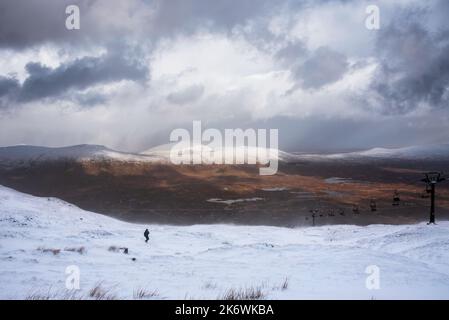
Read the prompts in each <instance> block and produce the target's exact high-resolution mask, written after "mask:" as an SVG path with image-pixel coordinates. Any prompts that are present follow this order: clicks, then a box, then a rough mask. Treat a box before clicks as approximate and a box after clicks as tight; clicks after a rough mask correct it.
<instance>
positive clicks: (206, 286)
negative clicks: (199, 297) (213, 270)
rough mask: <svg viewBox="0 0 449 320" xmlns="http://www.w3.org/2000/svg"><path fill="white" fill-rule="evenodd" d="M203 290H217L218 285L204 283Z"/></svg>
mask: <svg viewBox="0 0 449 320" xmlns="http://www.w3.org/2000/svg"><path fill="white" fill-rule="evenodd" d="M202 288H203V289H207V290H213V289H217V284H216V283H213V282H210V281H208V282H206V283H204V285H203V286H202Z"/></svg>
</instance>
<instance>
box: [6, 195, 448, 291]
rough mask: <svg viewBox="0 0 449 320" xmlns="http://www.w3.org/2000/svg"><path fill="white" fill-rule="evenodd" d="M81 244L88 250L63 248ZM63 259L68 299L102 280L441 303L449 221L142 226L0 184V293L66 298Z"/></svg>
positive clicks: (126, 286) (124, 287) (115, 286)
mask: <svg viewBox="0 0 449 320" xmlns="http://www.w3.org/2000/svg"><path fill="white" fill-rule="evenodd" d="M146 227H148V228H149V229H150V231H151V235H150V238H151V240H150V242H149V243H148V244H147V243H145V242H144V239H143V231H144V230H145V228H146ZM111 246H115V247H127V248H129V254H128V255H126V254H124V253H122V252H113V251H110V250H109V248H110V247H111ZM79 247H84V248H85V250H86V252H84V253H82V254H80V253H78V252H72V251H66V250H65V249H70V248H79ZM45 249H60V250H61V251H60V252H59V253H57V251H56V252H55V253H57V254H53V253H52V252H50V251H48V252H45V251H47V250H45ZM132 258H135V261H133V259H132ZM69 265H76V266H78V267H79V269H80V291H78V292H76V295H75V296H77V297H87V298H89V291H90V290H91V289H92V288H93V287H95V285H96V284H98V283H101V286H102V287H103V288H104V289H106V290H109V292H108V294H109V295H113V296H115V297H116V298H119V299H132V298H134V297H136V296H135V294H134V293H135V292H136V291H138V290H139V289H145V290H147V291H148V292H156V295H155V296H153V297H152V298H153V299H184V298H189V299H190V298H195V299H216V298H219V297H222V296H223V294H225V293H226V291H227V290H229V289H232V288H234V289H239V288H250V287H253V288H255V289H260V290H261V292H263V294H265V298H266V299H310V298H325V299H328V298H330V299H346V298H355V299H384V298H386V299H405V298H443V299H447V298H449V223H448V222H440V223H439V225H437V226H427V225H425V224H419V225H407V226H385V225H373V226H369V227H355V226H329V227H316V228H299V229H287V228H277V227H248V226H228V225H196V226H190V227H178V226H160V225H157V226H156V225H154V226H144V225H138V224H130V223H125V222H121V221H117V220H114V219H112V218H108V217H105V216H102V215H98V214H95V213H91V212H86V211H83V210H80V209H79V208H77V207H75V206H73V205H70V204H68V203H65V202H63V201H60V200H58V199H48V198H36V197H32V196H29V195H25V194H21V193H19V192H16V191H14V190H11V189H8V188H5V187H2V186H0V298H3V299H11V298H17V299H24V298H27V297H28V298H29V297H30V296H34V297H36V296H38V295H42V296H46V295H50V297H56V298H63V297H67V289H65V282H66V277H67V275H66V274H65V271H66V267H67V266H69ZM370 265H376V266H378V267H379V269H380V289H379V290H368V289H367V288H366V285H365V282H366V278H367V277H368V276H369V275H368V274H366V273H365V270H366V268H367V266H370ZM285 279H288V280H287V283H288V285H287V288H282V285H283V283H284V282H285Z"/></svg>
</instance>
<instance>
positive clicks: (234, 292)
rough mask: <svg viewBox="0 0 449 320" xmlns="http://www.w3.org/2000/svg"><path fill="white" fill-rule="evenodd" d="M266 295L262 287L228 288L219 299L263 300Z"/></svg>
mask: <svg viewBox="0 0 449 320" xmlns="http://www.w3.org/2000/svg"><path fill="white" fill-rule="evenodd" d="M265 297H266V294H265V293H264V292H263V290H262V288H261V287H246V288H239V289H234V288H231V289H228V290H227V291H226V292H225V293H224V294H223V295H222V296H219V297H218V300H262V299H264V298H265Z"/></svg>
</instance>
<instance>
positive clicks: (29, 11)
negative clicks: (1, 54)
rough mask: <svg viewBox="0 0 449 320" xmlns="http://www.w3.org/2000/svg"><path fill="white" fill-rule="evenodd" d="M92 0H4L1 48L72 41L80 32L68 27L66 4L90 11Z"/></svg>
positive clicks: (0, 12) (0, 19)
mask: <svg viewBox="0 0 449 320" xmlns="http://www.w3.org/2000/svg"><path fill="white" fill-rule="evenodd" d="M91 2H92V1H91V0H84V1H79V0H78V1H73V0H72V1H71V0H59V1H54V0H53V1H52V0H39V1H36V0H2V1H0V48H14V49H21V48H25V47H29V46H33V45H36V44H40V43H45V42H58V41H64V42H69V41H72V40H73V39H74V38H75V37H78V36H79V33H77V32H71V31H69V30H67V29H66V28H65V20H66V18H67V15H66V13H65V8H66V7H67V6H68V5H70V4H77V5H78V6H79V7H80V10H82V11H87V9H88V7H89V4H90V3H91Z"/></svg>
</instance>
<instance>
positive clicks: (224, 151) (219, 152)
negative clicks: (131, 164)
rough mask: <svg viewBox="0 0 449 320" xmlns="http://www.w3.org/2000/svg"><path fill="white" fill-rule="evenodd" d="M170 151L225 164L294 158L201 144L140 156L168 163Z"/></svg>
mask: <svg viewBox="0 0 449 320" xmlns="http://www.w3.org/2000/svg"><path fill="white" fill-rule="evenodd" d="M172 151H173V152H178V153H179V154H190V155H191V156H192V157H195V156H198V157H201V155H205V154H210V153H212V155H213V156H214V157H218V158H219V159H223V162H225V163H233V159H235V158H240V159H247V160H246V162H247V163H257V162H266V161H268V160H270V159H273V160H274V159H278V160H288V159H290V158H292V157H294V156H293V155H291V154H289V153H287V152H284V151H281V150H277V149H270V148H258V147H253V146H235V147H222V148H216V149H213V148H211V147H209V146H208V145H202V144H195V145H193V146H190V147H187V148H182V147H179V146H177V144H176V143H170V144H164V145H160V146H157V147H154V148H151V149H148V150H146V151H143V152H142V154H144V155H151V156H155V157H161V158H165V159H167V161H168V160H169V159H170V153H171V152H172Z"/></svg>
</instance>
